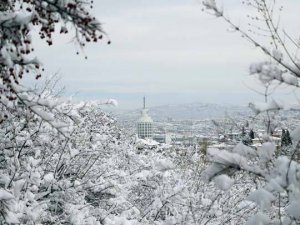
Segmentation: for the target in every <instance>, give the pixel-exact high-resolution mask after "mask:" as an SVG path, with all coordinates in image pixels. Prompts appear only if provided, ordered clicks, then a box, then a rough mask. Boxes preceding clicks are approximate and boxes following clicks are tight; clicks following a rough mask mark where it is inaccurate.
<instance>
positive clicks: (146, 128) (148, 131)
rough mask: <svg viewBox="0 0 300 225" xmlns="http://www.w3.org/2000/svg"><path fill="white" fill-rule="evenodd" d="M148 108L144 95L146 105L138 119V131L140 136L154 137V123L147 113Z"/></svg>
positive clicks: (144, 137) (143, 137)
mask: <svg viewBox="0 0 300 225" xmlns="http://www.w3.org/2000/svg"><path fill="white" fill-rule="evenodd" d="M147 112H148V110H147V109H146V99H145V97H144V105H143V109H142V111H141V117H140V119H139V120H138V124H137V133H138V137H139V138H142V139H146V138H152V124H153V120H152V119H151V117H150V116H149V115H148V114H147Z"/></svg>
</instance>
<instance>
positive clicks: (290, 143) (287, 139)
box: [286, 130, 293, 145]
mask: <svg viewBox="0 0 300 225" xmlns="http://www.w3.org/2000/svg"><path fill="white" fill-rule="evenodd" d="M286 142H287V145H292V144H293V142H292V138H291V136H290V132H289V130H286Z"/></svg>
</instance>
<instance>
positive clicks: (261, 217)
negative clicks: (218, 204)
mask: <svg viewBox="0 0 300 225" xmlns="http://www.w3.org/2000/svg"><path fill="white" fill-rule="evenodd" d="M278 2H279V1H273V0H272V1H269V0H261V1H255V0H246V1H243V4H245V5H246V7H250V9H254V13H256V14H253V11H252V14H250V16H249V18H250V19H251V21H250V22H249V25H248V26H249V27H243V26H241V25H237V24H235V22H234V21H232V20H231V19H230V17H229V16H228V15H226V12H224V11H223V9H222V8H221V7H220V6H219V2H217V1H215V0H205V1H203V4H204V6H205V7H206V9H207V10H208V11H210V12H213V14H214V15H215V16H217V17H219V18H223V19H224V20H225V21H226V22H227V23H228V24H229V25H230V26H231V27H232V28H233V30H234V31H236V32H239V33H240V34H242V37H243V38H245V39H246V40H248V41H250V42H251V43H252V44H254V46H255V47H257V48H259V49H261V50H262V51H263V53H265V55H266V56H267V60H266V61H263V62H259V63H254V64H251V66H250V73H251V74H256V75H257V76H258V78H259V80H260V81H261V82H262V83H264V84H269V83H276V84H281V85H288V86H293V87H296V88H298V87H299V84H298V79H299V78H300V64H299V60H298V52H299V45H298V43H299V40H298V39H297V38H296V39H295V38H293V37H292V35H290V34H288V33H287V32H286V31H285V30H284V29H283V27H282V24H281V23H280V16H279V14H280V12H281V10H282V7H281V6H280V5H279V4H278ZM262 37H266V38H262ZM250 107H251V109H252V110H253V111H254V113H255V114H256V115H258V114H261V113H267V115H268V118H267V123H266V125H267V126H266V131H267V132H266V134H265V135H264V136H263V144H262V146H261V147H260V148H258V150H257V151H256V150H254V149H252V148H250V147H246V146H237V147H235V148H234V149H232V150H231V151H220V150H216V149H209V150H208V159H209V161H210V162H211V164H210V166H209V167H208V168H207V169H206V170H205V171H204V173H203V176H204V177H205V178H206V179H208V180H213V179H218V180H221V181H222V182H223V183H228V181H230V178H229V176H232V174H234V173H235V172H237V171H244V173H246V174H251V175H253V176H255V177H257V178H260V179H262V181H263V182H262V183H261V184H260V185H258V186H257V189H256V190H255V191H252V192H251V193H250V194H249V195H248V197H246V201H248V202H253V203H255V204H256V206H257V208H256V209H257V211H256V213H255V214H254V215H253V216H251V217H249V218H248V219H247V223H246V224H249V225H250V224H253V225H254V224H291V225H292V224H299V222H300V216H299V215H300V214H299V210H298V209H299V208H298V207H299V193H300V183H299V174H298V170H299V168H300V164H299V163H298V162H297V161H296V159H297V155H298V152H299V145H300V143H299V141H300V138H299V137H300V133H299V127H298V128H296V129H295V130H294V131H293V132H292V133H291V138H292V141H293V144H292V145H290V147H289V151H288V152H289V153H290V154H279V156H276V155H275V152H276V146H275V144H274V143H273V141H272V138H271V137H270V135H271V134H272V131H273V129H272V127H271V123H270V121H271V117H270V114H269V113H272V112H275V111H278V110H281V109H282V108H283V106H282V105H281V104H279V103H278V102H276V101H275V100H272V101H269V100H268V101H265V102H264V103H251V104H250ZM229 183H230V182H229Z"/></svg>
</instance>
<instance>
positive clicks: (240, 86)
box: [36, 0, 300, 108]
mask: <svg viewBox="0 0 300 225" xmlns="http://www.w3.org/2000/svg"><path fill="white" fill-rule="evenodd" d="M94 2H95V8H94V14H95V16H96V17H97V18H98V19H99V20H100V21H101V22H102V23H103V28H104V30H105V31H106V33H107V34H108V35H109V37H110V39H111V41H112V44H111V45H106V43H105V42H103V43H101V44H99V43H98V44H91V45H89V46H88V47H87V48H86V49H85V53H84V54H86V55H87V56H88V59H87V60H85V59H84V55H79V56H77V55H76V54H75V53H76V51H77V49H76V48H74V44H72V43H70V42H69V41H70V37H69V36H66V37H63V38H62V37H59V38H55V40H54V42H55V45H54V46H53V47H51V48H48V47H46V44H44V43H43V42H40V41H38V44H37V48H36V49H37V54H38V55H39V58H40V60H41V61H42V62H44V64H45V68H46V72H45V74H46V75H51V74H53V73H55V72H59V73H60V75H61V76H62V80H61V85H64V86H66V90H67V91H66V93H65V95H72V94H74V93H76V95H75V97H76V98H79V99H106V98H115V99H117V100H118V101H119V104H120V107H121V108H137V107H140V106H141V104H142V97H143V96H144V95H146V96H147V102H148V105H149V106H154V105H164V104H169V103H188V102H206V103H231V104H240V105H246V104H247V103H248V102H249V101H251V100H257V99H259V98H261V97H260V96H258V95H257V94H255V93H254V92H253V91H251V90H250V89H249V88H248V86H250V87H254V86H255V83H256V82H255V80H254V79H253V78H251V77H250V76H249V73H248V68H249V64H250V63H251V62H256V61H259V60H260V59H263V55H262V54H261V53H260V51H258V50H257V49H255V48H254V47H253V46H252V45H251V44H250V43H248V42H247V41H245V40H243V39H242V38H241V37H240V35H239V34H238V33H232V32H230V31H228V28H229V27H228V25H227V24H226V23H225V22H223V21H222V20H221V19H216V18H214V17H213V16H211V15H208V14H207V13H205V12H202V10H201V9H202V6H201V3H200V1H195V0H187V1H182V0H172V1H171V0H151V1H149V0H126V1H121V0H96V1H94ZM289 2H290V4H291V6H290V8H288V9H286V14H285V19H286V20H285V21H284V22H286V23H288V24H289V26H288V27H287V29H291V30H292V31H295V30H300V29H299V28H300V27H299V26H298V24H299V23H298V22H297V23H295V22H294V23H291V21H300V20H299V19H300V14H299V9H300V4H299V1H296V0H290V1H289ZM224 9H225V11H226V12H227V13H228V15H230V16H231V17H232V18H233V19H234V20H235V21H237V23H240V24H244V23H246V22H247V21H246V16H245V15H246V10H245V9H244V8H243V7H242V6H241V5H240V4H239V1H238V0H232V1H226V2H225V3H224ZM297 9H298V10H297ZM297 26H298V27H297Z"/></svg>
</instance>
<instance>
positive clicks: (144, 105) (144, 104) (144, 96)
mask: <svg viewBox="0 0 300 225" xmlns="http://www.w3.org/2000/svg"><path fill="white" fill-rule="evenodd" d="M145 108H146V97H145V96H144V109H145Z"/></svg>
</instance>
